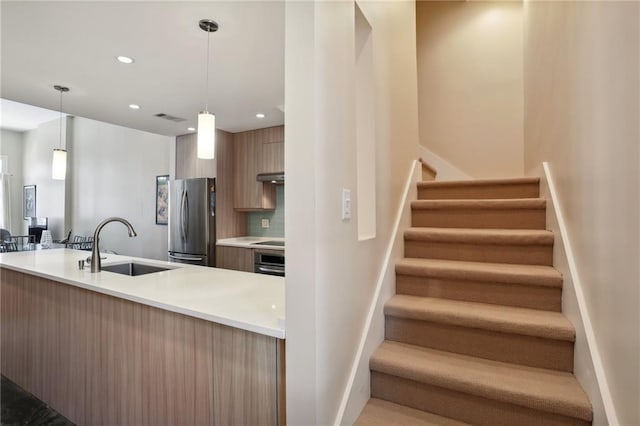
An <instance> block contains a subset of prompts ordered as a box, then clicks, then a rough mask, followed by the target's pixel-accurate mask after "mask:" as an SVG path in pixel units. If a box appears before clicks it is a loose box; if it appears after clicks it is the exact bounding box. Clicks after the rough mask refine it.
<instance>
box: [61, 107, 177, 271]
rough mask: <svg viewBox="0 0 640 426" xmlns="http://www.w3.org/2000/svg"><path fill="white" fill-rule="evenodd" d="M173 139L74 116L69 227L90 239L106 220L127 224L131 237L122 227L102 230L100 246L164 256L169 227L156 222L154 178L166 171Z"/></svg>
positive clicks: (131, 252)
mask: <svg viewBox="0 0 640 426" xmlns="http://www.w3.org/2000/svg"><path fill="white" fill-rule="evenodd" d="M173 142H174V138H171V137H168V136H161V135H156V134H152V133H147V132H142V131H139V130H134V129H129V128H126V127H121V126H115V125H112V124H108V123H103V122H99V121H94V120H89V119H86V118H80V117H76V118H74V125H73V142H72V147H71V148H70V150H69V155H70V157H71V160H70V161H71V163H72V166H71V168H72V175H73V177H72V180H71V182H72V184H71V192H72V200H73V201H72V207H71V227H72V228H73V233H74V234H78V235H93V231H94V229H95V227H96V225H97V224H98V223H99V222H100V221H102V220H103V219H105V218H107V217H109V216H120V217H123V218H125V219H127V220H128V221H130V222H131V224H132V225H133V227H134V228H135V230H136V232H137V233H138V236H137V237H135V238H129V237H128V234H127V231H126V229H125V228H124V226H122V224H120V223H113V224H109V225H107V227H105V228H104V230H103V231H102V232H101V236H100V248H101V249H102V250H111V251H114V252H116V253H118V254H124V255H130V256H140V257H146V258H151V259H166V258H167V226H163V225H156V224H155V178H156V176H157V175H163V174H168V173H169V170H170V168H169V153H170V147H171V144H172V143H173Z"/></svg>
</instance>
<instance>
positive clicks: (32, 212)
mask: <svg viewBox="0 0 640 426" xmlns="http://www.w3.org/2000/svg"><path fill="white" fill-rule="evenodd" d="M22 212H23V214H24V218H25V219H26V218H28V217H35V216H36V186H35V185H25V186H24V188H23V190H22Z"/></svg>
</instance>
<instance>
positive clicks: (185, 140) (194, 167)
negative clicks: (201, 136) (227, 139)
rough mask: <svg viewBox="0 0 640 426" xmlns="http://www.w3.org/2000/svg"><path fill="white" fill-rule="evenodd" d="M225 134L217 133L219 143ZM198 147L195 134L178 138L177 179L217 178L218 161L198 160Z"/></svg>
mask: <svg viewBox="0 0 640 426" xmlns="http://www.w3.org/2000/svg"><path fill="white" fill-rule="evenodd" d="M224 133H226V132H216V140H217V142H220V141H219V139H220V137H221V136H224ZM223 143H224V141H223ZM197 146H198V143H197V135H196V134H195V133H192V134H188V135H180V136H176V179H191V178H201V177H216V160H215V159H213V160H202V159H200V158H198V150H197Z"/></svg>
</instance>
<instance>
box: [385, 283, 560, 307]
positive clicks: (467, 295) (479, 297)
mask: <svg viewBox="0 0 640 426" xmlns="http://www.w3.org/2000/svg"><path fill="white" fill-rule="evenodd" d="M396 293H397V294H409V295H412V296H422V297H438V298H441V299H451V300H464V301H467V302H481V303H491V304H494V305H505V306H516V307H520V308H531V309H540V310H545V311H556V312H560V310H561V309H562V289H561V288H559V287H542V286H529V285H522V284H505V283H493V282H481V281H456V280H450V279H441V278H435V277H416V276H411V275H402V274H397V275H396Z"/></svg>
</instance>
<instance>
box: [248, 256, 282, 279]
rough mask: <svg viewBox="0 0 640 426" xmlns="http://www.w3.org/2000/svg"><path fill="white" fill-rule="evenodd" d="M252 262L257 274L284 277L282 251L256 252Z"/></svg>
mask: <svg viewBox="0 0 640 426" xmlns="http://www.w3.org/2000/svg"><path fill="white" fill-rule="evenodd" d="M254 260H255V266H254V271H255V272H256V273H257V274H266V275H275V276H278V277H284V251H278V250H264V251H263V250H256V251H255V259H254Z"/></svg>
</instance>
